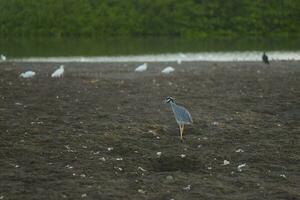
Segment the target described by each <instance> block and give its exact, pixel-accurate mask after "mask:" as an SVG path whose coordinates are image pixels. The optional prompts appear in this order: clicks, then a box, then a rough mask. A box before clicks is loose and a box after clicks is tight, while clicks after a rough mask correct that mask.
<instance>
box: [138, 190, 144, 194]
mask: <svg viewBox="0 0 300 200" xmlns="http://www.w3.org/2000/svg"><path fill="white" fill-rule="evenodd" d="M138 193H141V194H146V191H145V190H142V189H138Z"/></svg>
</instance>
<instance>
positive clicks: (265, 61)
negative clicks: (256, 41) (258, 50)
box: [262, 52, 270, 64]
mask: <svg viewBox="0 0 300 200" xmlns="http://www.w3.org/2000/svg"><path fill="white" fill-rule="evenodd" d="M262 60H263V62H264V63H265V64H270V63H269V58H268V56H267V55H266V53H265V52H264V53H263V55H262Z"/></svg>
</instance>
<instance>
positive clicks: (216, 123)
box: [211, 122, 220, 126]
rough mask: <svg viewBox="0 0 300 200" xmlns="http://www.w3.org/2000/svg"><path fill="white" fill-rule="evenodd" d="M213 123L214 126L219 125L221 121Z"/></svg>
mask: <svg viewBox="0 0 300 200" xmlns="http://www.w3.org/2000/svg"><path fill="white" fill-rule="evenodd" d="M211 124H212V125H214V126H218V125H219V124H220V123H219V122H213V123H211Z"/></svg>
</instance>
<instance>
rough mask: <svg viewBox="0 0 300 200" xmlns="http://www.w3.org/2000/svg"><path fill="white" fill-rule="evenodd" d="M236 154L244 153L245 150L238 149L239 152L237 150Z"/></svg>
mask: <svg viewBox="0 0 300 200" xmlns="http://www.w3.org/2000/svg"><path fill="white" fill-rule="evenodd" d="M235 152H237V153H243V152H244V150H243V149H237V150H235Z"/></svg>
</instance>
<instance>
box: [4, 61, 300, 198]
mask: <svg viewBox="0 0 300 200" xmlns="http://www.w3.org/2000/svg"><path fill="white" fill-rule="evenodd" d="M60 64H63V63H28V62H26V63H22V62H16V63H13V62H1V63H0V197H2V198H1V199H175V200H179V199H228V200H229V199H230V200H231V199H237V200H239V199H294V200H295V199H300V182H299V180H300V173H299V169H300V168H299V167H300V146H299V144H300V134H299V133H300V125H299V121H300V62H299V61H273V62H272V61H271V64H270V65H264V64H263V63H261V62H183V63H182V64H181V65H178V64H175V63H174V62H173V63H148V70H147V71H146V72H141V73H137V72H134V68H135V67H136V66H138V65H139V64H140V63H65V64H64V65H65V75H64V77H63V78H61V79H53V78H51V77H50V75H51V73H52V72H53V71H54V70H55V69H56V67H55V66H58V65H60ZM169 65H171V66H173V67H174V68H175V72H174V73H171V74H169V75H162V74H161V73H160V71H161V70H162V69H163V68H164V67H165V66H169ZM26 70H34V71H35V72H36V73H37V74H36V76H35V77H34V78H32V79H23V78H20V77H19V74H20V73H21V72H24V71H26ZM167 96H172V97H174V98H175V99H176V102H177V103H178V104H179V105H183V106H184V107H186V108H187V109H188V110H189V111H190V113H191V115H192V117H193V120H194V124H193V125H191V126H186V128H185V133H184V141H183V142H181V141H180V138H179V128H178V125H177V124H176V121H175V119H174V116H173V113H172V111H171V109H170V107H169V106H168V105H166V104H163V100H164V99H165V98H166V97H167ZM159 152H161V153H159ZM225 160H226V161H228V162H225V165H224V161H225Z"/></svg>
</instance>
